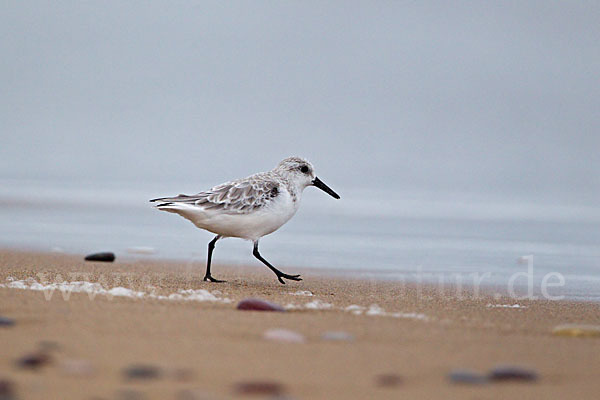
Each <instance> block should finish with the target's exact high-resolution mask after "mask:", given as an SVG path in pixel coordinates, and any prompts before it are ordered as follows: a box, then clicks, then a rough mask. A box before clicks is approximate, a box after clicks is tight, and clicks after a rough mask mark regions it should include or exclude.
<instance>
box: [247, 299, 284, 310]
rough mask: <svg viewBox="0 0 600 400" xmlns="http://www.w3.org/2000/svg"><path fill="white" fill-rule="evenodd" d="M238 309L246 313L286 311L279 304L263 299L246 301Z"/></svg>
mask: <svg viewBox="0 0 600 400" xmlns="http://www.w3.org/2000/svg"><path fill="white" fill-rule="evenodd" d="M237 309H238V310H245V311H281V312H283V311H285V308H283V307H281V306H280V305H279V304H274V303H270V302H268V301H266V300H261V299H244V300H242V301H240V302H239V303H238V305H237Z"/></svg>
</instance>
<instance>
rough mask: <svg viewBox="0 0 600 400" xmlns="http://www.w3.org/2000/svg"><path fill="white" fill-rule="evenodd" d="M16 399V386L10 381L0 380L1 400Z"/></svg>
mask: <svg viewBox="0 0 600 400" xmlns="http://www.w3.org/2000/svg"><path fill="white" fill-rule="evenodd" d="M13 399H16V395H15V385H14V383H13V382H12V381H9V380H8V379H0V400H13Z"/></svg>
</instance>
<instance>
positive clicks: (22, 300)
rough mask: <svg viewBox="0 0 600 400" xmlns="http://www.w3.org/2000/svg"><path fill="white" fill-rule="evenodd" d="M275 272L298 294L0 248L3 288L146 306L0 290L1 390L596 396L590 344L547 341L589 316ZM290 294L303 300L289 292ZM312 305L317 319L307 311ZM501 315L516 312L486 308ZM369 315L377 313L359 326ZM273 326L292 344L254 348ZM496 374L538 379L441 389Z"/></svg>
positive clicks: (170, 395) (191, 270)
mask: <svg viewBox="0 0 600 400" xmlns="http://www.w3.org/2000/svg"><path fill="white" fill-rule="evenodd" d="M282 269H283V270H286V272H290V273H292V272H293V273H298V272H303V277H304V281H302V282H290V283H289V284H287V285H281V284H279V283H277V281H276V279H275V277H274V275H273V274H272V273H271V272H270V271H268V270H267V269H266V268H264V267H263V266H260V265H254V266H253V267H251V268H250V267H246V268H230V267H225V266H222V265H219V264H216V265H215V266H214V270H213V271H214V273H213V275H214V276H215V277H217V278H224V279H228V280H229V282H227V283H223V284H214V283H213V284H209V283H206V282H202V281H201V277H202V273H203V270H204V267H203V265H201V264H194V265H190V264H179V263H177V262H166V261H165V262H162V261H140V260H137V261H135V260H132V261H131V262H125V261H122V260H119V259H117V262H115V263H90V262H83V257H82V256H68V255H56V254H38V253H28V252H16V251H2V252H0V283H3V284H6V283H8V282H7V278H8V279H15V280H16V281H19V280H25V279H27V278H32V277H33V278H34V279H35V280H37V281H45V282H57V281H62V280H66V281H90V282H100V283H102V285H103V287H104V288H105V289H110V288H114V287H124V288H128V289H132V290H135V291H140V292H144V293H145V295H144V298H129V297H119V296H108V295H106V294H97V295H96V296H95V297H94V296H91V297H92V298H90V295H89V294H87V293H71V295H70V297H68V300H65V299H64V297H63V293H61V292H60V291H58V290H56V291H54V292H50V291H46V292H43V291H32V290H19V289H15V288H7V287H4V288H0V299H1V302H0V316H3V317H10V318H14V319H15V321H16V323H15V325H14V326H8V327H0V338H1V343H2V345H1V347H0V349H1V355H2V357H1V358H0V380H9V381H11V382H13V384H14V388H15V392H16V394H17V396H18V397H17V398H19V399H119V398H129V399H135V398H144V399H146V398H147V399H182V400H183V399H194V398H198V399H200V398H207V399H223V398H239V397H242V395H241V394H240V393H238V392H237V391H236V386H235V385H236V384H238V383H240V382H258V381H266V382H272V383H278V384H281V385H282V387H283V391H284V394H285V395H286V396H288V397H286V398H295V399H371V398H400V397H402V398H413V399H421V398H422V399H433V398H446V399H447V398H456V399H465V398H467V399H507V398H515V399H517V398H518V399H538V398H539V399H542V398H543V399H565V398H578V399H595V398H598V393H600V376H599V372H598V371H600V338H571V337H558V336H553V335H552V333H551V331H552V328H553V327H554V326H556V325H559V324H563V323H586V324H599V323H600V305H598V304H596V303H583V302H581V303H575V302H568V301H554V302H551V301H543V300H536V301H518V302H515V301H514V300H512V299H507V298H500V299H495V298H493V297H490V296H486V295H484V294H480V295H479V296H477V297H474V296H468V295H467V293H466V292H463V295H462V296H457V295H456V293H455V292H450V291H445V292H440V291H439V290H437V289H436V288H435V287H415V286H410V287H409V286H406V285H400V284H398V283H392V282H378V281H361V280H353V279H340V278H332V277H327V276H323V275H318V274H316V273H315V272H311V271H310V270H306V271H297V270H289V271H288V270H287V269H286V268H282ZM30 283H31V282H30ZM180 289H193V290H199V289H205V290H208V291H210V292H213V294H215V296H216V297H217V298H219V299H221V300H220V301H185V300H164V299H158V298H151V297H150V296H149V293H154V295H155V296H169V295H171V294H173V293H177V292H178V291H179V290H180ZM119 290H121V289H119ZM214 291H218V292H214ZM299 291H310V292H311V293H312V294H313V295H312V296H306V295H304V296H302V295H295V294H293V293H297V292H299ZM116 293H117V294H118V291H117V292H116ZM190 293H191V292H190ZM190 293H187V294H186V293H184V294H181V296H189V295H190ZM193 294H195V295H199V294H205V293H203V292H194V293H193ZM47 297H50V299H49V300H48V299H47ZM248 297H259V298H262V299H266V300H269V301H272V302H275V303H278V304H281V305H289V304H293V305H294V306H295V307H297V308H295V309H290V310H289V311H288V312H284V313H278V312H249V311H239V310H236V308H235V306H236V304H237V302H238V301H240V300H242V299H244V298H248ZM223 299H229V300H230V301H231V302H229V303H228V302H225V301H223ZM307 303H309V305H308V306H307V305H306V304H307ZM324 303H328V304H331V308H329V309H319V308H323V307H326V305H324ZM515 303H518V304H519V305H520V306H521V307H520V308H505V307H490V306H489V305H490V304H494V305H502V304H506V305H512V304H515ZM311 304H312V306H313V307H316V308H311ZM374 304H376V305H377V306H378V307H371V305H374ZM351 305H355V306H360V307H364V309H362V313H361V314H360V315H356V314H354V313H352V312H351V311H346V310H345V308H346V307H348V306H351ZM355 308H357V307H355ZM369 308H370V309H371V314H378V315H367V314H368V313H367V312H366V311H368V309H369ZM381 310H385V313H386V314H383V315H381V312H382V311H381ZM273 328H284V329H289V330H292V331H294V332H297V333H299V334H301V335H303V336H304V337H305V342H304V343H282V342H276V341H269V340H266V339H265V338H264V337H263V334H264V332H265V331H266V330H268V329H273ZM327 331H344V332H346V333H348V334H351V335H352V336H353V337H354V339H353V340H342V341H327V340H324V339H323V338H322V334H323V333H324V332H327ZM41 342H46V344H43V343H42V344H40V343H41ZM40 346H42V347H44V346H45V347H46V348H49V350H46V352H48V353H49V354H50V356H51V361H50V362H49V363H48V364H47V365H44V366H43V367H41V368H39V369H37V370H28V369H23V368H19V367H18V366H17V365H16V363H15V360H17V359H19V357H22V356H23V355H25V354H28V353H31V352H34V351H35V350H36V349H38V348H40ZM78 360H79V361H78ZM134 364H145V365H152V366H156V367H158V368H160V371H162V374H161V375H160V376H159V377H157V378H153V379H146V380H131V379H127V378H126V377H125V376H124V374H123V369H124V368H126V367H128V366H131V365H134ZM498 364H511V365H518V366H525V367H529V368H532V369H534V370H535V371H537V373H538V374H539V377H540V378H539V380H538V381H537V382H527V383H524V382H521V383H518V382H515V383H513V382H503V383H490V384H483V385H459V384H453V383H450V382H449V380H448V378H447V375H448V373H449V372H450V371H451V370H453V369H456V368H466V369H472V370H475V371H480V372H486V371H488V370H489V369H491V368H492V367H494V366H496V365H498ZM69 368H70V369H75V370H76V371H78V370H82V371H79V372H80V373H81V374H80V375H77V374H74V373H73V372H69ZM90 368H91V371H87V369H90ZM381 375H398V376H401V379H402V382H401V383H399V384H397V385H388V386H382V385H381V382H380V381H381V378H380V376H381ZM389 380H393V379H391V378H388V381H389Z"/></svg>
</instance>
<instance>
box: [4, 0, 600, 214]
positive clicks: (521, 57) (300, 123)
mask: <svg viewBox="0 0 600 400" xmlns="http://www.w3.org/2000/svg"><path fill="white" fill-rule="evenodd" d="M598 21H600V2H597V1H590V2H585V1H579V2H566V1H565V2H553V1H545V0H544V1H512V2H511V1H502V2H488V1H473V2H441V1H440V2H424V1H398V2H384V1H377V2H348V1H336V2H324V1H314V2H308V1H302V2H300V1H298V2H276V1H273V2H229V1H227V2H226V1H215V2H191V1H175V2H174V1H164V2H158V1H139V2H135V1H96V2H82V1H69V2H66V1H49V2H48V1H44V2H41V1H40V2H37V1H28V2H26V1H8V0H4V1H2V2H1V3H0V54H1V58H0V75H1V76H2V79H1V81H0V93H1V94H0V135H1V144H0V177H2V178H46V177H49V178H60V179H65V180H70V179H80V178H85V179H87V180H90V181H94V180H98V182H102V181H106V180H108V179H118V180H131V181H132V182H139V181H144V182H146V181H154V180H156V181H166V180H178V181H182V182H185V181H192V182H195V181H197V182H211V183H214V184H217V183H220V182H221V181H224V180H227V179H229V178H233V177H238V176H244V175H248V174H250V173H252V172H256V171H260V170H265V169H270V168H271V167H273V166H274V165H275V164H276V163H277V162H278V161H279V160H280V159H281V158H284V157H286V156H289V155H301V156H306V157H308V158H309V159H311V161H313V163H314V164H315V166H316V168H317V172H319V174H320V175H322V177H323V178H324V180H325V181H326V182H329V183H331V185H332V186H333V187H336V189H337V190H338V191H342V192H343V190H342V189H340V187H341V188H344V187H350V186H362V187H365V188H368V187H369V186H372V187H375V188H381V187H383V186H385V185H392V186H397V187H401V188H403V189H406V190H411V189H412V188H414V189H415V190H417V189H427V190H431V191H437V190H439V191H447V190H458V191H462V190H465V191H476V192H484V193H485V192H490V193H500V194H507V195H510V194H514V193H525V194H528V193H529V194H535V195H538V194H542V195H544V196H546V197H549V198H552V197H553V196H557V197H566V198H568V199H573V200H582V201H583V200H585V201H588V202H589V201H592V202H593V201H595V199H598V198H599V197H600V177H599V171H600V155H599V150H600V78H599V71H600V23H599V22H598ZM200 189H204V187H198V190H200Z"/></svg>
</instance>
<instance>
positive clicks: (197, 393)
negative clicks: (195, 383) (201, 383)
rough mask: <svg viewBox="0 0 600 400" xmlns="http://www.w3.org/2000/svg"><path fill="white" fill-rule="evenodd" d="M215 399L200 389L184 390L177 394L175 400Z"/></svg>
mask: <svg viewBox="0 0 600 400" xmlns="http://www.w3.org/2000/svg"><path fill="white" fill-rule="evenodd" d="M214 398H215V397H214V396H211V395H210V394H209V393H207V392H205V391H203V390H200V389H197V390H195V389H182V390H180V391H179V392H177V393H176V394H175V400H209V399H211V400H212V399H214Z"/></svg>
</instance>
